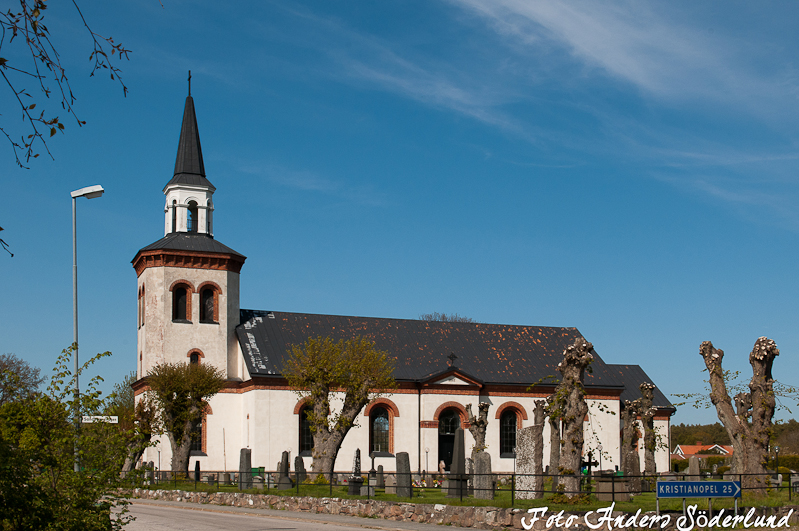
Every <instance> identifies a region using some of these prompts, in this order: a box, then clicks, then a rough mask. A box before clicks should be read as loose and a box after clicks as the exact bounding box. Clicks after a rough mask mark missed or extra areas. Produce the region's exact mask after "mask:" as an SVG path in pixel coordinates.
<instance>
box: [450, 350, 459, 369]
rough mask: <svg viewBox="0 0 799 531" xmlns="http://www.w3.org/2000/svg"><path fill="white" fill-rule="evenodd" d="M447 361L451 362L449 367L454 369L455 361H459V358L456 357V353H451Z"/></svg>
mask: <svg viewBox="0 0 799 531" xmlns="http://www.w3.org/2000/svg"><path fill="white" fill-rule="evenodd" d="M447 359H448V360H449V366H450V367H453V366H454V365H455V360H456V359H458V356H456V355H455V353H454V352H450V353H449V356H447Z"/></svg>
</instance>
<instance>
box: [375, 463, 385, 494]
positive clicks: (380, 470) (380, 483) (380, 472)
mask: <svg viewBox="0 0 799 531" xmlns="http://www.w3.org/2000/svg"><path fill="white" fill-rule="evenodd" d="M376 479H377V482H376V483H375V487H377V488H378V489H382V488H384V487H385V486H386V478H385V476H384V475H383V465H378V466H377V478H376Z"/></svg>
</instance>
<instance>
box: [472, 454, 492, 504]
mask: <svg viewBox="0 0 799 531" xmlns="http://www.w3.org/2000/svg"><path fill="white" fill-rule="evenodd" d="M474 470H475V475H474V497H475V498H477V499H478V500H493V499H494V476H493V475H492V473H491V455H490V454H489V453H488V452H484V451H480V452H477V455H476V456H475V464H474Z"/></svg>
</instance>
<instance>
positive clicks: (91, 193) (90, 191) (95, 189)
mask: <svg viewBox="0 0 799 531" xmlns="http://www.w3.org/2000/svg"><path fill="white" fill-rule="evenodd" d="M104 191H105V190H103V187H102V186H100V185H99V184H95V185H94V186H87V187H86V188H81V189H80V190H75V191H74V192H72V193H71V194H70V195H72V337H73V339H72V343H73V345H74V347H75V427H76V428H79V427H80V406H79V402H78V399H79V398H80V387H79V386H78V370H79V369H80V367H79V365H78V232H77V227H78V222H77V201H76V199H77V198H79V197H85V198H86V199H94V198H95V197H100V196H101V195H103V192H104ZM75 472H80V462H79V460H78V434H77V432H76V433H75Z"/></svg>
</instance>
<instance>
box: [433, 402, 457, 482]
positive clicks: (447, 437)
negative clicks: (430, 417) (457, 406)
mask: <svg viewBox="0 0 799 531" xmlns="http://www.w3.org/2000/svg"><path fill="white" fill-rule="evenodd" d="M460 425H461V419H460V416H459V415H458V412H457V411H456V410H454V409H445V410H444V411H443V412H442V413H441V415H439V417H438V461H439V463H440V462H441V461H444V466H445V468H446V470H449V467H450V465H451V464H452V451H453V450H454V449H455V430H457V429H458V428H460Z"/></svg>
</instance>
